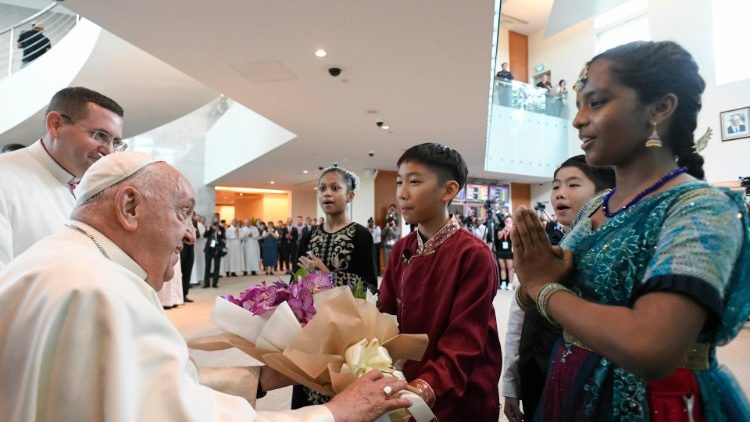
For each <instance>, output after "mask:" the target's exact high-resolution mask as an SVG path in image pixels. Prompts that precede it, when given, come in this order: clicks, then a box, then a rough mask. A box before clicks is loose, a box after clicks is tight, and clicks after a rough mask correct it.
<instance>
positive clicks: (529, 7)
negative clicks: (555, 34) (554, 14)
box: [500, 0, 555, 35]
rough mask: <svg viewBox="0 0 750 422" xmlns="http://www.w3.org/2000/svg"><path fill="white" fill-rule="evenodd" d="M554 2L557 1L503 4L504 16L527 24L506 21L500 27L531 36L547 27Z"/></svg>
mask: <svg viewBox="0 0 750 422" xmlns="http://www.w3.org/2000/svg"><path fill="white" fill-rule="evenodd" d="M554 2H555V0H507V1H506V2H504V3H503V6H502V9H501V12H502V14H503V15H506V16H508V17H511V18H516V19H518V20H521V21H523V22H525V23H523V22H517V23H514V22H511V21H510V20H506V21H504V22H502V23H501V24H500V25H501V27H502V28H504V29H508V30H510V31H513V32H518V33H519V34H525V35H531V34H532V33H533V32H536V31H538V30H540V29H542V28H544V26H545V25H547V19H548V18H549V15H550V11H551V10H552V4H553V3H554Z"/></svg>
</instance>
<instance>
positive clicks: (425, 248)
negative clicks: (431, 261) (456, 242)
mask: <svg viewBox="0 0 750 422" xmlns="http://www.w3.org/2000/svg"><path fill="white" fill-rule="evenodd" d="M460 228H461V225H459V224H458V220H456V217H455V216H451V218H450V219H449V220H448V222H447V223H445V225H444V226H443V228H441V229H440V230H438V232H437V233H435V235H434V236H432V237H431V238H429V239H427V241H426V242H425V241H423V240H422V236H421V235H420V234H419V232H417V255H428V254H430V253H432V252H434V251H435V249H437V248H438V247H439V246H440V245H442V244H443V243H445V241H446V240H448V238H450V237H451V236H453V235H454V234H455V233H456V232H457V231H458V230H459V229H460Z"/></svg>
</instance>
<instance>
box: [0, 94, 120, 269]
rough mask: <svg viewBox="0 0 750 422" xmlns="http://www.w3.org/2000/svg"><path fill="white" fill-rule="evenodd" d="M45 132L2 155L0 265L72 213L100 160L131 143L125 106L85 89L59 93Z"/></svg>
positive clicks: (48, 111)
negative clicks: (86, 176)
mask: <svg viewBox="0 0 750 422" xmlns="http://www.w3.org/2000/svg"><path fill="white" fill-rule="evenodd" d="M45 116H46V117H45V130H46V133H45V134H44V136H43V137H42V138H41V139H40V140H38V141H37V142H35V143H34V144H32V145H31V146H29V147H28V148H23V149H20V150H17V151H13V152H10V153H7V154H3V155H1V156H0V180H1V181H2V183H0V268H2V267H3V266H5V265H7V264H8V262H10V260H11V259H13V257H15V256H17V255H19V254H21V252H23V251H25V250H26V249H28V247H29V246H31V245H33V244H34V243H36V242H37V241H38V240H39V239H41V238H43V237H45V236H47V235H50V234H52V233H53V232H55V231H57V230H59V229H60V228H61V227H62V226H63V224H64V223H65V221H67V219H68V218H69V217H70V212H71V211H72V210H73V204H74V203H75V198H74V196H73V188H74V187H75V185H76V184H77V183H78V181H79V180H80V178H81V177H82V176H83V173H84V172H85V171H86V170H87V169H88V168H89V166H91V164H93V163H94V162H95V161H96V160H98V159H99V158H101V157H103V156H105V155H107V154H110V153H112V152H113V151H115V150H122V149H124V148H125V147H127V144H125V143H124V142H123V141H122V139H121V138H122V127H123V117H122V116H123V110H122V107H120V106H119V105H118V104H117V103H116V102H114V101H113V100H112V99H110V98H108V97H105V96H104V95H102V94H100V93H98V92H95V91H92V90H90V89H87V88H82V87H72V88H65V89H63V90H61V91H59V92H58V93H56V94H55V95H54V96H53V97H52V100H51V101H50V103H49V106H48V107H47V113H46V115H45Z"/></svg>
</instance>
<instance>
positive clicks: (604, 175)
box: [553, 154, 615, 192]
mask: <svg viewBox="0 0 750 422" xmlns="http://www.w3.org/2000/svg"><path fill="white" fill-rule="evenodd" d="M565 167H575V168H577V169H578V170H581V172H582V173H583V174H584V175H585V176H586V178H588V179H589V180H591V181H592V182H593V183H594V187H595V188H596V191H597V192H601V191H603V190H605V189H612V188H614V187H615V171H614V170H613V169H612V168H611V167H594V166H590V165H589V164H588V163H587V162H586V156H585V155H583V154H581V155H576V156H573V157H570V158H568V159H567V160H565V161H563V163H562V164H560V167H558V168H557V170H555V173H554V176H553V178H557V172H559V171H560V169H562V168H565Z"/></svg>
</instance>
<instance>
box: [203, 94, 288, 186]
mask: <svg viewBox="0 0 750 422" xmlns="http://www.w3.org/2000/svg"><path fill="white" fill-rule="evenodd" d="M296 136H297V135H295V134H294V133H292V132H290V131H288V130H286V129H284V128H283V127H281V126H279V125H277V124H276V123H274V122H272V121H270V120H268V119H266V118H265V117H263V116H261V115H260V114H258V113H256V112H254V111H252V110H250V109H249V108H247V107H245V106H243V105H242V104H239V103H234V104H232V106H231V107H229V110H227V112H226V113H224V115H223V116H221V118H220V119H219V120H218V121H217V122H216V124H214V125H213V127H211V129H210V130H209V131H208V133H207V134H206V155H205V157H206V163H205V172H204V183H206V184H209V183H212V182H213V181H215V180H216V179H218V178H220V177H221V176H224V175H225V174H227V173H229V172H231V171H232V170H236V169H237V168H239V167H241V166H243V165H245V164H247V163H249V162H251V161H253V160H255V159H256V158H258V157H260V156H262V155H264V154H266V153H268V152H270V151H272V150H274V149H276V148H278V147H279V146H281V145H283V144H285V143H287V142H289V141H290V140H292V139H294V138H295V137H296Z"/></svg>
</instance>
